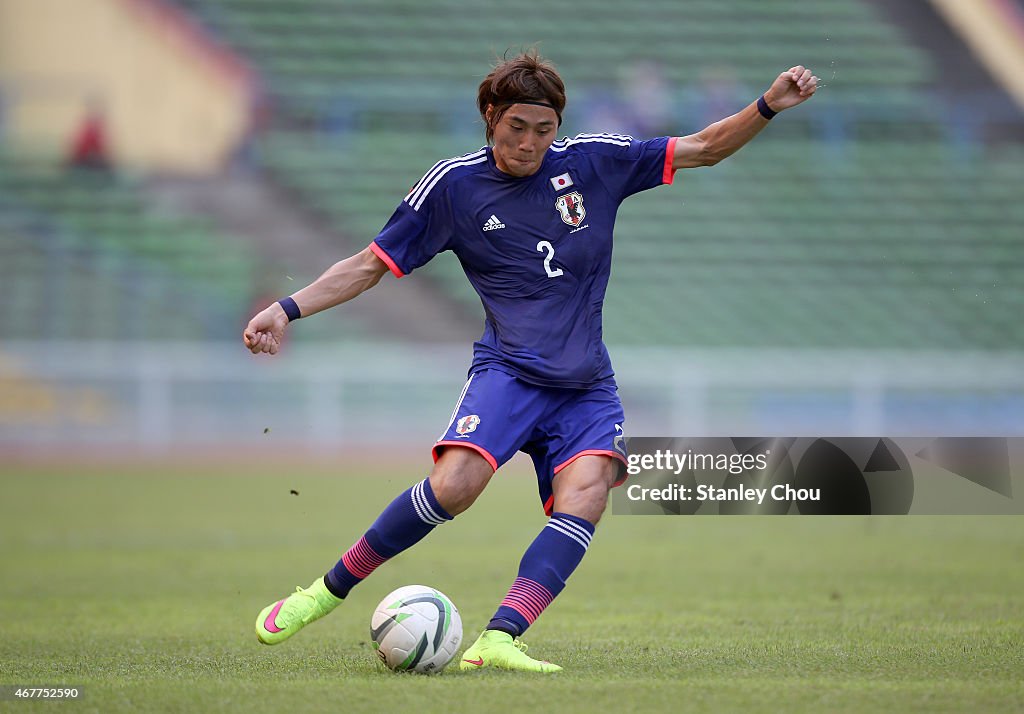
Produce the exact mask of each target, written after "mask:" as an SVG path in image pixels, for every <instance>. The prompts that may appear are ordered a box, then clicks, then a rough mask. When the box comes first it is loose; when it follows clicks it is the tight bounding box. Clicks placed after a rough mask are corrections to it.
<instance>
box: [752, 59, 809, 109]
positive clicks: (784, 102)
mask: <svg viewBox="0 0 1024 714" xmlns="http://www.w3.org/2000/svg"><path fill="white" fill-rule="evenodd" d="M817 89H818V78H817V77H815V76H814V74H813V73H812V72H811V70H809V69H807V68H806V67H804V66H803V65H797V66H796V67H790V68H789V69H788V70H787V71H785V72H783V73H782V74H780V75H779V76H778V77H777V78H776V79H775V81H774V82H772V86H771V87H770V88H769V89H768V91H767V92H765V93H764V100H765V102H767V103H768V106H769V107H770V108H771V109H772V110H773V111H776V112H781V111H782V110H783V109H789V108H791V107H795V106H796V105H797V104H800V103H802V102H805V101H807V100H808V99H810V98H811V96H812V95H813V94H814V92H815V91H816V90H817Z"/></svg>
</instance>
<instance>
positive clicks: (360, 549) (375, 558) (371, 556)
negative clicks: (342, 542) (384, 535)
mask: <svg viewBox="0 0 1024 714" xmlns="http://www.w3.org/2000/svg"><path fill="white" fill-rule="evenodd" d="M386 560H387V558H385V557H384V556H382V555H380V554H379V553H377V551H375V550H374V549H373V548H371V547H370V544H369V543H367V542H366V538H365V537H363V538H360V539H359V540H358V541H356V544H355V545H354V546H352V547H351V548H349V549H348V552H346V553H345V555H343V556H341V561H342V563H344V564H345V567H346V568H347V569H348V571H349V572H350V573H352V574H353V575H355V576H356V577H357V578H366V577H369V575H370V573H372V572H373V571H374V570H376V569H377V568H379V567H380V565H381V564H382V563H383V562H384V561H386Z"/></svg>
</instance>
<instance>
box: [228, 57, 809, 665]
mask: <svg viewBox="0 0 1024 714" xmlns="http://www.w3.org/2000/svg"><path fill="white" fill-rule="evenodd" d="M817 83H818V78H817V77H815V76H813V75H812V73H811V71H810V70H808V69H805V68H804V67H802V66H796V67H791V68H790V69H788V70H786V71H785V72H783V73H782V74H780V75H779V76H778V77H777V78H776V79H775V81H774V82H772V84H771V86H770V87H769V88H768V90H767V91H766V92H765V93H764V95H762V96H761V98H759V99H758V100H757V101H756V102H752V103H751V104H750V105H749V106H747V107H746V108H745V109H743V110H742V111H740V112H738V113H737V114H734V115H732V116H730V117H727V118H725V119H722V120H721V121H718V122H715V123H714V124H711V125H710V126H708V127H707V128H705V129H704V130H702V131H700V132H698V133H696V134H692V135H689V136H683V137H674V138H669V137H662V138H656V139H650V140H646V141H638V140H636V139H633V138H631V137H629V136H623V135H620V134H580V135H578V136H576V137H575V138H573V139H568V138H566V139H561V140H558V141H556V140H555V136H556V134H555V132H556V131H557V129H558V128H559V125H560V124H561V121H562V111H563V109H564V108H565V88H564V85H563V83H562V80H561V78H560V77H559V75H558V73H557V72H556V71H555V69H554V67H553V66H552V65H551V64H550V63H549V62H547V61H546V60H543V59H541V58H540V57H539V56H538V55H537V54H536V53H532V52H531V53H524V54H522V55H519V56H517V57H514V58H512V59H509V60H506V61H504V62H502V63H500V64H498V66H497V67H495V69H494V71H492V72H491V73H490V74H489V75H488V76H487V77H486V78H485V79H484V80H483V82H482V83H481V84H480V88H479V94H478V98H477V104H478V108H479V110H480V115H481V117H482V118H483V121H484V123H485V125H486V134H487V144H488V145H487V146H485V147H484V148H482V149H480V150H479V151H474V152H472V153H469V154H465V155H463V156H459V157H456V158H452V159H447V160H445V161H440V162H438V163H437V164H435V165H434V166H433V168H431V169H430V170H429V171H428V172H427V173H426V174H424V176H423V178H422V179H420V181H419V182H418V183H417V184H416V185H415V186H414V187H413V189H412V191H410V192H409V194H408V195H407V196H406V197H405V198H404V199H403V200H402V202H401V203H400V204H399V206H398V209H397V210H396V211H395V212H394V214H393V215H392V216H391V219H390V220H389V221H388V222H387V225H385V226H384V228H383V229H382V230H381V231H380V234H379V235H377V237H376V238H374V240H373V242H372V243H370V245H369V246H368V247H367V248H366V249H364V250H363V251H361V252H359V253H357V254H356V255H354V256H352V257H350V258H348V259H346V260H343V261H341V262H339V263H336V264H335V265H334V266H332V267H331V268H330V269H328V270H327V272H325V273H324V274H323V275H322V276H320V277H319V278H317V280H315V281H314V282H313V283H311V284H310V285H309V286H307V287H305V288H303V289H301V290H299V291H298V292H296V293H294V294H293V295H291V296H290V297H287V298H284V299H283V300H281V301H279V302H277V303H274V304H273V305H271V306H269V307H268V308H266V309H265V310H263V311H262V312H260V313H259V314H258V315H256V316H255V317H254V318H253V319H252V320H251V321H250V322H249V324H248V326H247V327H246V328H245V331H244V335H243V336H244V340H245V344H246V346H247V347H248V348H249V350H251V351H252V352H253V353H254V354H259V353H269V354H276V353H277V351H278V349H279V348H280V344H281V338H282V336H283V335H284V331H285V328H286V327H287V325H288V324H289V322H291V321H294V320H296V319H298V318H300V317H308V316H310V315H313V314H315V313H317V312H320V311H322V310H326V309H328V308H331V307H334V306H336V305H340V304H341V303H344V302H346V301H348V300H351V299H352V298H354V297H356V296H357V295H359V294H360V293H363V292H364V291H366V290H368V289H370V288H371V287H373V286H374V285H376V284H377V282H378V281H379V280H380V279H381V278H382V277H383V276H384V274H385V273H387V272H389V271H390V272H391V273H392V274H394V276H395V277H396V278H401V277H403V276H405V275H408V274H409V273H411V272H412V271H414V270H415V269H416V268H418V267H420V266H421V265H424V264H425V263H427V262H428V261H429V260H430V259H431V258H432V257H433V256H435V255H437V254H438V253H440V252H442V251H446V250H451V251H453V252H454V253H455V255H456V256H458V258H459V260H460V261H461V263H462V266H463V268H464V270H465V272H466V277H467V278H468V279H469V281H470V283H472V285H473V287H474V288H475V289H476V291H477V293H478V294H479V296H480V300H481V302H482V303H483V306H484V311H485V313H486V321H485V323H484V333H483V336H482V337H481V338H480V340H479V341H478V342H476V343H475V345H474V351H473V362H472V366H471V367H470V369H469V381H468V382H466V385H465V386H464V387H463V389H462V394H460V395H459V398H458V403H457V404H456V406H455V411H454V412H452V417H451V421H450V422H449V424H448V426H447V429H446V430H445V433H444V435H443V436H442V437H441V438H440V439H438V441H437V443H435V444H434V447H433V457H434V462H435V463H434V467H433V469H432V470H431V472H430V475H429V477H428V478H426V479H424V480H422V481H420V482H419V483H417V484H415V485H414V486H412V487H411V488H409V489H408V490H406V491H405V492H404V493H402V494H401V495H399V496H398V497H397V498H396V499H395V500H394V501H393V502H392V503H391V504H390V505H389V506H388V507H387V508H385V509H384V511H383V512H382V513H381V514H380V516H379V517H378V518H377V520H376V521H374V523H373V524H372V525H371V526H370V528H369V530H367V531H366V532H365V533H364V535H363V536H362V537H361V538H359V540H358V541H356V543H355V544H354V545H353V546H352V547H351V548H350V549H349V550H348V551H347V552H346V553H345V554H344V555H343V556H342V558H341V560H340V561H338V563H337V564H336V565H335V566H334V567H333V568H332V569H331V570H329V571H328V572H327V574H326V575H324V576H323V577H320V578H317V579H316V580H315V581H314V582H313V584H312V585H310V587H308V588H306V589H302V588H298V589H297V591H296V592H295V593H293V594H291V595H289V596H288V597H286V598H284V599H282V600H278V601H276V602H274V603H272V604H271V605H268V606H267V607H266V608H265V609H264V610H263V611H262V612H261V613H260V614H259V616H258V618H257V620H256V634H257V637H258V638H259V640H260V642H263V643H265V644H271V645H272V644H277V643H279V642H281V641H283V640H285V639H287V638H289V637H291V636H292V635H294V634H295V633H296V632H298V631H299V630H300V629H302V628H303V627H305V626H306V625H307V624H309V623H310V622H313V621H314V620H316V619H318V618H320V617H323V616H324V615H326V614H327V613H329V612H331V611H332V610H333V609H334V608H335V607H337V606H338V605H339V604H340V603H341V602H342V601H343V600H344V598H345V596H346V595H348V592H349V590H351V589H352V588H353V587H354V586H355V585H357V584H358V583H359V582H361V581H362V580H364V579H365V578H367V577H368V576H369V575H370V574H371V573H372V572H373V571H374V570H375V569H376V568H378V567H379V566H380V565H381V564H383V563H384V562H385V561H386V560H388V559H389V558H392V557H394V556H395V555H397V554H398V553H401V552H402V551H404V550H406V549H407V548H410V547H411V546H413V545H414V544H416V543H417V542H419V541H420V540H421V539H422V538H424V537H425V536H426V535H427V534H428V533H430V531H432V530H433V529H434V528H436V527H437V526H439V525H442V524H444V523H445V522H447V521H450V520H452V518H454V517H455V516H457V515H459V514H460V513H462V512H463V511H465V510H466V509H467V508H469V507H470V506H471V505H472V504H473V502H474V501H475V500H476V498H477V497H478V496H479V495H480V493H481V492H482V491H483V490H484V488H485V487H486V486H487V483H488V482H489V481H490V478H491V476H492V475H493V474H494V472H495V471H496V470H497V469H498V468H499V467H500V466H501V465H502V464H503V463H505V462H506V461H508V460H509V459H510V458H511V457H512V456H513V455H514V454H515V453H516V452H517V451H524V452H526V453H527V454H529V455H530V456H531V457H532V458H533V462H534V465H535V467H536V470H537V480H538V484H539V491H540V499H541V503H542V504H543V506H544V510H545V512H546V513H547V515H548V516H549V517H550V520H549V521H548V522H547V524H546V525H545V526H544V527H543V528H542V529H541V531H540V533H539V534H538V535H537V537H536V539H535V540H534V541H533V543H532V544H531V545H530V546H529V547H528V548H527V550H526V552H525V554H524V555H523V557H522V561H521V562H520V564H519V572H518V574H517V576H516V578H515V579H514V581H513V582H512V585H511V588H510V589H509V590H508V593H507V594H506V595H505V598H504V600H502V601H501V604H500V605H499V606H498V608H497V611H496V612H495V613H494V617H493V618H492V619H491V621H490V623H489V624H488V625H487V629H486V630H485V631H484V632H483V633H482V634H481V635H480V638H479V639H478V640H477V641H476V642H475V644H473V645H472V646H471V647H470V648H469V649H468V650H467V651H466V652H465V653H463V656H462V661H461V663H460V667H461V668H462V669H469V670H472V669H480V668H485V667H496V668H501V669H511V670H527V671H535V672H557V671H559V670H560V669H561V667H559V666H558V665H555V664H551V663H549V662H543V661H539V660H536V659H533V658H531V657H529V656H528V655H527V654H526V653H525V649H526V647H525V645H523V644H522V643H521V642H520V641H519V637H520V635H522V633H523V632H524V631H525V630H526V629H527V628H528V627H529V626H530V625H531V624H532V623H533V622H534V620H536V619H537V617H538V616H539V615H540V614H541V612H543V611H544V609H545V608H546V607H547V606H548V605H550V604H551V601H552V600H554V598H555V597H557V596H558V594H559V593H560V592H561V591H562V588H563V587H564V586H565V582H566V580H567V579H568V578H569V576H570V575H571V574H572V572H573V570H575V569H576V566H577V565H579V563H580V561H581V560H582V558H583V556H584V554H585V553H586V551H587V548H588V547H589V546H590V541H591V538H592V537H593V535H594V528H595V526H596V525H597V522H598V521H599V520H600V518H601V514H602V513H603V512H604V510H605V506H606V505H607V501H608V493H609V490H610V489H611V488H612V487H613V486H616V485H618V484H620V483H621V482H622V481H623V480H624V475H625V464H626V453H625V450H624V446H623V431H622V424H623V412H622V405H621V404H620V401H619V397H618V394H617V387H616V384H615V380H614V377H613V372H612V366H611V362H610V360H609V358H608V352H607V351H606V350H605V346H604V343H603V342H602V336H601V310H602V303H603V301H604V295H605V287H606V286H607V283H608V277H609V272H610V268H611V256H612V227H613V225H614V222H615V214H616V211H617V210H618V207H619V204H620V203H622V201H623V200H624V199H625V198H627V197H628V196H631V195H632V194H634V193H637V192H639V191H644V190H646V189H649V188H654V187H655V186H660V185H661V184H668V183H672V180H673V176H674V174H675V171H676V170H677V169H684V168H694V167H698V166H712V165H714V164H716V163H718V162H719V161H721V160H722V159H724V158H726V157H728V156H730V155H732V154H733V153H734V152H736V151H737V150H738V149H739V148H740V147H742V146H743V145H744V144H746V143H747V142H748V141H750V140H751V139H753V138H754V137H755V136H756V135H757V134H758V132H760V131H761V130H762V129H764V127H765V126H767V124H768V121H769V120H770V119H771V118H772V117H773V116H775V114H776V113H777V112H781V111H783V110H784V109H789V108H791V107H794V106H796V105H798V104H800V103H802V102H804V101H805V100H807V99H808V98H810V97H811V96H812V95H813V94H814V92H815V89H816V87H817Z"/></svg>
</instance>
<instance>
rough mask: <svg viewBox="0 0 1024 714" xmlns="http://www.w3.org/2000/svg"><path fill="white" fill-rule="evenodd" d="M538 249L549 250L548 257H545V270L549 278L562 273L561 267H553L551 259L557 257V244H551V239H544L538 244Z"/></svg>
mask: <svg viewBox="0 0 1024 714" xmlns="http://www.w3.org/2000/svg"><path fill="white" fill-rule="evenodd" d="M537 251H538V252H544V251H547V257H546V258H544V272H546V273H547V274H548V277H549V278H557V277H558V276H559V275H561V274H562V269H561V268H552V267H551V259H552V258H554V257H555V246H553V245H551V243H550V242H549V241H546V240H542V241H540V242H539V243H538V244H537Z"/></svg>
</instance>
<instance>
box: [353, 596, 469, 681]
mask: <svg viewBox="0 0 1024 714" xmlns="http://www.w3.org/2000/svg"><path fill="white" fill-rule="evenodd" d="M370 639H371V640H373V644H374V647H375V648H376V650H377V656H378V657H379V658H380V660H381V661H382V662H383V663H384V664H385V665H387V667H388V668H389V669H393V670H395V671H399V672H420V673H423V674H433V673H435V672H440V671H441V670H442V669H444V667H445V665H446V664H448V663H449V662H451V661H452V659H453V658H454V657H455V655H456V653H457V652H458V649H459V645H460V644H462V618H461V617H460V616H459V611H458V609H456V607H455V605H454V604H453V603H452V601H451V600H449V599H448V597H447V596H446V595H445V594H444V593H442V592H440V591H439V590H435V589H434V588H430V587H427V586H426V585H406V586H405V587H401V588H398V590H395V591H394V592H393V593H391V594H389V595H388V596H387V597H385V598H384V599H383V600H381V601H380V604H379V605H378V606H377V609H376V610H374V611H373V618H372V619H371V620H370Z"/></svg>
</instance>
